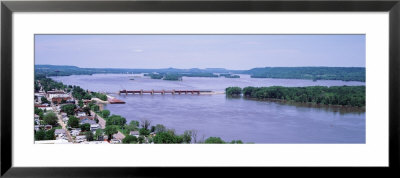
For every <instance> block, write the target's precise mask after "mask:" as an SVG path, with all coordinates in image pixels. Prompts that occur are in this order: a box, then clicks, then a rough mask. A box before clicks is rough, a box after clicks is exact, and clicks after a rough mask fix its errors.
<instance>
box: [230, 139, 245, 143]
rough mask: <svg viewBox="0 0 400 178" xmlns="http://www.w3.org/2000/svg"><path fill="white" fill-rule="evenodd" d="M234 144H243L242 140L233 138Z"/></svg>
mask: <svg viewBox="0 0 400 178" xmlns="http://www.w3.org/2000/svg"><path fill="white" fill-rule="evenodd" d="M231 143H232V144H242V143H243V142H242V140H232V141H231Z"/></svg>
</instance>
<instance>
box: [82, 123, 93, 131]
mask: <svg viewBox="0 0 400 178" xmlns="http://www.w3.org/2000/svg"><path fill="white" fill-rule="evenodd" d="M79 127H80V128H81V130H82V132H85V131H90V124H89V123H85V124H82V125H80V126H79Z"/></svg>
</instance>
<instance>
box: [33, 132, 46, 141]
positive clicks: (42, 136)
mask: <svg viewBox="0 0 400 178" xmlns="http://www.w3.org/2000/svg"><path fill="white" fill-rule="evenodd" d="M45 138H46V132H45V131H44V130H38V131H36V133H35V140H45Z"/></svg>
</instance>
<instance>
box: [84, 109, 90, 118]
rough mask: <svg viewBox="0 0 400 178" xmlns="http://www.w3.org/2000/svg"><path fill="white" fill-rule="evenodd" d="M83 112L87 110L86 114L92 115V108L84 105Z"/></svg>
mask: <svg viewBox="0 0 400 178" xmlns="http://www.w3.org/2000/svg"><path fill="white" fill-rule="evenodd" d="M83 112H85V113H86V115H88V116H90V108H89V107H83Z"/></svg>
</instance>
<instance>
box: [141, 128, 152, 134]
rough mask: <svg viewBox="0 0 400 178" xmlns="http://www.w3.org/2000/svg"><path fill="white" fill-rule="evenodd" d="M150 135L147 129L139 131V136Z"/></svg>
mask: <svg viewBox="0 0 400 178" xmlns="http://www.w3.org/2000/svg"><path fill="white" fill-rule="evenodd" d="M149 134H150V130H147V129H145V128H141V129H139V135H141V136H142V135H143V136H148V135H149Z"/></svg>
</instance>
